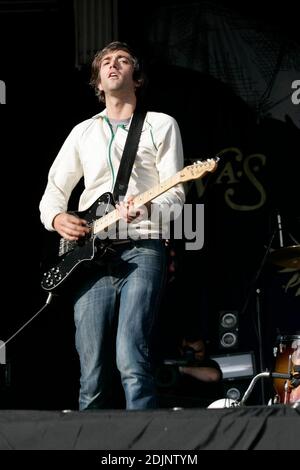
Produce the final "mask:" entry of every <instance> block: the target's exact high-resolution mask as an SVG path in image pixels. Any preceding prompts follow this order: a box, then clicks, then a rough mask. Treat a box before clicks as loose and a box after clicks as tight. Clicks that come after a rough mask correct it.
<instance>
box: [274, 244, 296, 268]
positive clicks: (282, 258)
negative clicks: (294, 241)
mask: <svg viewBox="0 0 300 470" xmlns="http://www.w3.org/2000/svg"><path fill="white" fill-rule="evenodd" d="M270 261H271V263H273V264H276V265H278V266H282V267H283V268H294V269H300V245H292V246H286V247H282V248H279V249H278V250H275V251H273V252H272V253H271V254H270Z"/></svg>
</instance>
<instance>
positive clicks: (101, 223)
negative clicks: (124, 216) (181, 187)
mask: <svg viewBox="0 0 300 470" xmlns="http://www.w3.org/2000/svg"><path fill="white" fill-rule="evenodd" d="M182 171H183V170H182ZM180 173H181V171H179V172H178V173H176V174H175V175H174V176H171V177H170V178H168V179H167V180H165V181H163V182H162V183H160V184H158V185H157V186H154V187H153V188H151V189H149V190H148V191H145V192H144V193H142V194H139V195H138V196H136V197H135V198H134V199H133V204H134V207H135V208H139V207H141V206H144V205H145V204H147V202H149V201H152V199H155V198H156V197H157V196H160V195H161V194H163V193H165V192H166V191H168V189H170V188H173V186H176V184H178V183H180V181H181V176H180ZM120 219H121V217H120V214H119V211H118V210H117V209H115V210H113V211H111V212H109V213H108V214H106V215H105V216H103V217H101V218H100V219H98V220H96V222H95V223H94V235H97V233H99V232H102V231H103V230H105V229H107V228H108V227H110V226H111V225H113V224H115V223H116V222H118V220H120Z"/></svg>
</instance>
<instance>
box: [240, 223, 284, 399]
mask: <svg viewBox="0 0 300 470" xmlns="http://www.w3.org/2000/svg"><path fill="white" fill-rule="evenodd" d="M278 230H279V227H278V226H276V227H275V229H274V230H273V232H272V234H271V236H270V239H269V242H268V245H267V248H266V250H265V253H264V255H263V258H262V260H261V263H260V265H259V267H258V270H257V271H256V274H255V276H254V278H253V279H252V281H251V283H250V288H249V291H248V295H247V297H246V300H245V303H244V305H243V308H242V310H241V316H242V315H244V314H245V312H246V310H247V307H248V304H249V301H250V299H251V297H252V295H253V293H254V291H255V294H256V297H255V300H256V302H255V304H256V321H257V340H258V350H259V370H261V371H263V370H264V369H265V367H264V357H263V347H262V346H263V344H262V331H261V330H262V328H261V325H262V322H261V301H260V294H261V290H260V289H259V288H258V287H257V284H258V280H259V278H260V276H261V273H262V271H263V268H264V266H265V264H266V261H267V258H268V255H269V252H270V249H271V246H272V243H273V240H274V238H275V235H276V234H277V232H278ZM261 373H262V374H265V373H268V372H261ZM254 378H255V377H254ZM251 383H252V382H251ZM250 385H251V384H250ZM261 396H262V404H263V405H265V404H266V403H265V387H264V383H263V381H261Z"/></svg>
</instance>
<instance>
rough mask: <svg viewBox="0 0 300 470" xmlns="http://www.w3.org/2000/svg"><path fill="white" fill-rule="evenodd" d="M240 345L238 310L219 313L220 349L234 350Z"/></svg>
mask: <svg viewBox="0 0 300 470" xmlns="http://www.w3.org/2000/svg"><path fill="white" fill-rule="evenodd" d="M238 345H239V317H238V312H237V311H236V310H222V311H221V312H220V313H219V344H218V346H219V349H222V350H225V349H226V350H233V349H236V348H237V347H238Z"/></svg>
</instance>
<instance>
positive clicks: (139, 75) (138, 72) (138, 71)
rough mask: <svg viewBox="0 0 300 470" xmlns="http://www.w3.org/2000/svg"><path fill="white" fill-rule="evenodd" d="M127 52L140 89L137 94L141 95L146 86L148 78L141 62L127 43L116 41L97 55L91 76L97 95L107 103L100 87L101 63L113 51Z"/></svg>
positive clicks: (91, 83)
mask: <svg viewBox="0 0 300 470" xmlns="http://www.w3.org/2000/svg"><path fill="white" fill-rule="evenodd" d="M119 50H121V51H125V52H127V53H128V54H129V55H130V57H131V59H132V62H133V77H132V78H133V80H134V81H135V82H137V83H138V85H139V86H138V87H137V89H136V94H137V95H138V94H139V95H140V94H141V90H142V88H143V87H144V86H145V82H146V76H145V74H144V72H143V70H142V67H141V64H140V61H139V59H138V57H137V55H136V54H135V52H134V51H133V49H132V48H131V47H130V46H129V45H128V44H127V43H126V42H121V41H114V42H111V43H110V44H108V45H107V46H106V47H104V49H102V50H100V51H98V52H97V53H96V54H95V57H94V60H93V62H92V75H91V80H90V85H92V87H93V88H94V90H95V93H96V95H97V96H98V97H99V100H100V101H102V102H103V103H105V93H104V92H103V91H100V90H99V88H98V86H99V83H100V74H99V72H100V66H101V61H102V60H103V57H104V56H106V55H107V54H108V53H110V52H113V51H119Z"/></svg>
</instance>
